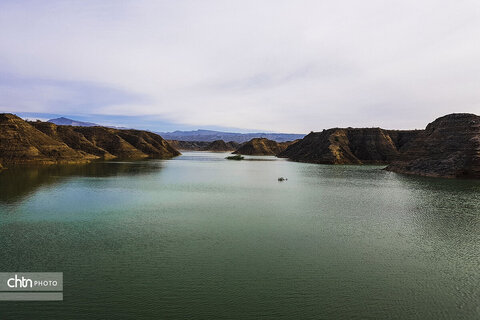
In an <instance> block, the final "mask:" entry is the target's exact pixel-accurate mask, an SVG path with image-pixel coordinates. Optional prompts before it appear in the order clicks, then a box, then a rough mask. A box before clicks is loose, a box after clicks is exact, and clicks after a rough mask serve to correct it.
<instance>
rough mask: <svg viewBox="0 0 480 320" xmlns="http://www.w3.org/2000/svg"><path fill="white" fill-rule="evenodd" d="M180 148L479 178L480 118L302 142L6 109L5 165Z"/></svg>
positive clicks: (335, 133) (319, 135)
mask: <svg viewBox="0 0 480 320" xmlns="http://www.w3.org/2000/svg"><path fill="white" fill-rule="evenodd" d="M177 148H178V149H184V150H195V151H218V152H225V151H233V150H235V151H234V152H233V153H234V154H242V155H275V156H277V157H280V158H288V159H290V160H292V161H299V162H308V163H317V164H358V165H361V164H384V165H387V167H386V170H388V171H392V172H398V173H404V174H413V175H420V176H429V177H446V178H480V117H479V116H477V115H474V114H467V113H455V114H449V115H446V116H443V117H441V118H438V119H436V120H435V121H433V122H432V123H430V124H428V125H427V127H426V128H425V130H385V129H382V128H332V129H328V130H323V131H322V132H311V133H310V134H308V135H307V136H305V137H304V138H303V139H300V140H296V141H292V142H277V141H273V140H269V139H266V138H254V139H252V140H250V141H248V142H245V143H243V144H241V145H239V144H238V143H236V142H232V141H230V142H225V141H223V140H216V141H213V142H202V141H176V140H174V141H170V142H168V141H167V140H164V139H163V138H162V137H161V136H159V135H157V134H155V133H152V132H149V131H142V130H131V129H115V128H108V127H101V126H89V127H84V126H83V127H82V126H68V125H56V124H53V123H50V122H42V121H36V122H27V121H24V120H22V119H21V118H19V117H17V116H15V115H12V114H0V170H1V169H2V166H3V168H5V167H6V166H7V165H9V164H28V163H36V164H53V163H84V162H89V161H92V160H96V159H105V160H109V159H124V158H128V159H146V158H157V159H169V158H172V157H175V156H177V155H179V154H180V152H179V151H177Z"/></svg>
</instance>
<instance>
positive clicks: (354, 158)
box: [278, 128, 420, 164]
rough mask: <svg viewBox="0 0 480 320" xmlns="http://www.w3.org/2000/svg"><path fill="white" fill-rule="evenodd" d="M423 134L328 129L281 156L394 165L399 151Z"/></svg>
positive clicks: (362, 129) (296, 159)
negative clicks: (391, 163)
mask: <svg viewBox="0 0 480 320" xmlns="http://www.w3.org/2000/svg"><path fill="white" fill-rule="evenodd" d="M419 132H420V131H394V130H383V129H380V128H360V129H355V128H334V129H328V130H323V131H322V132H312V133H310V134H308V135H307V136H306V137H305V138H303V139H302V140H300V141H298V142H296V143H294V144H292V145H291V146H289V147H288V148H287V149H286V150H285V151H283V152H282V153H280V154H279V155H278V156H279V157H282V158H290V159H291V160H294V161H300V162H311V163H324V164H382V163H390V162H392V161H394V160H396V159H398V158H399V155H400V153H399V148H400V147H401V146H402V145H403V144H405V143H406V141H407V140H409V139H412V138H413V137H414V136H416V135H417V134H418V133H419ZM392 137H393V138H392Z"/></svg>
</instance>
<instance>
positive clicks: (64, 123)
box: [48, 117, 100, 127]
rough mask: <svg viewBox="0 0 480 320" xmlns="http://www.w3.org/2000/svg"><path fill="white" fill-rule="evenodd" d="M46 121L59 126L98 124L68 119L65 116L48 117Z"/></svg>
mask: <svg viewBox="0 0 480 320" xmlns="http://www.w3.org/2000/svg"><path fill="white" fill-rule="evenodd" d="M48 122H51V123H54V124H56V125H59V126H76V127H98V126H100V125H99V124H96V123H92V122H82V121H77V120H72V119H68V118H65V117H60V118H55V119H50V120H48Z"/></svg>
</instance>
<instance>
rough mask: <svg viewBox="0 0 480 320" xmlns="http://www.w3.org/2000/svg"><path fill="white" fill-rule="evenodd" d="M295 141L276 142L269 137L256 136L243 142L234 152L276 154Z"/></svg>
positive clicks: (256, 154)
mask: <svg viewBox="0 0 480 320" xmlns="http://www.w3.org/2000/svg"><path fill="white" fill-rule="evenodd" d="M292 143H293V142H291V141H289V142H276V141H273V140H269V139H267V138H254V139H252V140H250V141H248V142H246V143H244V144H242V145H241V146H240V147H239V148H238V149H237V150H235V151H234V152H233V153H235V154H244V155H252V156H275V155H277V154H279V153H281V152H282V151H284V150H285V149H286V148H287V147H288V146H289V145H290V144H292Z"/></svg>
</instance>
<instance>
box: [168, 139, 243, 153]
mask: <svg viewBox="0 0 480 320" xmlns="http://www.w3.org/2000/svg"><path fill="white" fill-rule="evenodd" d="M168 143H169V144H170V145H171V146H173V147H174V148H175V149H178V150H185V151H219V152H220V151H233V150H235V149H237V148H238V146H239V143H237V142H235V141H230V142H225V141H223V140H216V141H213V142H209V141H181V140H168Z"/></svg>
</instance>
